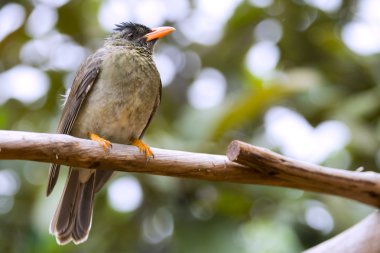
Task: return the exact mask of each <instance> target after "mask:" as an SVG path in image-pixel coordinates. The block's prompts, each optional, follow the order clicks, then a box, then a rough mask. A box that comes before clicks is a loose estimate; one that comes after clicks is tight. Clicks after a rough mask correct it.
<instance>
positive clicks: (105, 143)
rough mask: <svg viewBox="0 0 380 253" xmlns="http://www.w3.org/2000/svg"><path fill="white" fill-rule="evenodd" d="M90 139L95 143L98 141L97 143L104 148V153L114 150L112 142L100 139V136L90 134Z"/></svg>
mask: <svg viewBox="0 0 380 253" xmlns="http://www.w3.org/2000/svg"><path fill="white" fill-rule="evenodd" d="M88 137H89V138H90V139H91V140H93V141H96V142H97V143H99V144H100V146H102V147H103V149H104V151H105V152H109V151H110V150H111V148H112V144H111V142H110V141H108V140H106V139H104V138H102V137H100V136H99V135H97V134H94V133H88Z"/></svg>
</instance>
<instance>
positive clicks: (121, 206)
mask: <svg viewBox="0 0 380 253" xmlns="http://www.w3.org/2000/svg"><path fill="white" fill-rule="evenodd" d="M107 193H108V202H109V203H110V205H111V207H112V208H113V209H114V210H116V211H118V212H132V211H134V210H136V209H137V208H138V207H139V206H140V205H141V202H142V200H143V192H142V189H141V186H140V183H139V181H137V179H135V178H134V177H121V178H118V179H116V180H115V181H113V182H112V183H111V185H110V186H109V187H108V191H107Z"/></svg>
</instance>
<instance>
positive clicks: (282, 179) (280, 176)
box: [0, 131, 380, 206]
mask: <svg viewBox="0 0 380 253" xmlns="http://www.w3.org/2000/svg"><path fill="white" fill-rule="evenodd" d="M152 150H153V152H154V154H155V158H154V159H151V160H150V161H146V159H145V157H144V155H142V154H140V153H139V151H138V150H137V148H135V147H132V146H128V145H121V144H113V148H112V150H111V151H110V152H109V153H105V152H104V150H103V149H102V148H101V147H100V146H99V145H98V143H96V142H94V141H91V140H85V139H79V138H75V137H72V136H69V135H59V134H44V133H30V132H19V131H0V159H2V160H12V159H18V160H31V161H40V162H54V163H59V164H64V165H68V166H76V167H81V168H96V169H112V170H119V171H128V172H139V173H148V174H154V175H164V176H174V177H183V178H195V179H202V180H210V181H224V182H234V183H246V184H261V185H273V186H285V187H291V188H297V189H303V190H311V191H316V192H323V193H328V194H333V195H337V196H343V197H347V198H350V199H354V200H357V201H360V202H362V203H366V204H369V205H372V206H380V185H379V183H380V176H379V174H377V173H374V172H351V171H346V170H338V169H331V168H326V167H321V166H318V165H312V164H308V163H305V162H300V161H296V160H293V159H290V158H287V157H284V156H281V155H278V154H276V153H273V152H270V151H268V150H266V149H263V148H258V147H254V146H251V145H249V144H246V143H242V142H238V141H234V142H232V143H231V144H230V146H229V149H228V157H229V158H230V159H231V160H232V161H234V162H231V161H229V160H228V159H227V157H226V156H223V155H210V154H200V153H191V152H183V151H174V150H165V149H157V148H153V149H152Z"/></svg>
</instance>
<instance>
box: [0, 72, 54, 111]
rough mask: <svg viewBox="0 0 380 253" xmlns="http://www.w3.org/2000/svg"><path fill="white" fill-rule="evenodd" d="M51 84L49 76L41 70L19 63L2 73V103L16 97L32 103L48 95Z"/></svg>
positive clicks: (0, 88) (0, 75)
mask: <svg viewBox="0 0 380 253" xmlns="http://www.w3.org/2000/svg"><path fill="white" fill-rule="evenodd" d="M49 85H50V80H49V78H48V76H47V75H46V74H45V73H44V72H43V71H41V70H39V69H36V68H33V67H30V66H26V65H17V66H15V67H13V68H11V69H10V70H8V71H6V72H4V73H2V74H0V90H1V91H2V92H1V93H0V104H2V103H4V102H6V101H7V100H8V99H9V98H15V99H17V100H19V101H21V102H22V103H24V104H30V103H33V102H34V101H36V100H37V99H39V98H41V97H43V96H44V95H46V93H47V91H48V89H49Z"/></svg>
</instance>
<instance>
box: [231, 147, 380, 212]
mask: <svg viewBox="0 0 380 253" xmlns="http://www.w3.org/2000/svg"><path fill="white" fill-rule="evenodd" d="M227 156H228V158H229V159H230V160H231V161H233V162H237V163H239V164H242V165H245V166H247V167H249V168H251V169H252V170H254V171H259V172H260V173H261V174H264V175H267V176H268V177H271V178H272V179H273V180H276V179H277V180H278V181H286V182H291V186H290V187H292V188H298V189H303V190H309V191H316V192H322V193H328V194H333V195H337V196H343V197H346V198H350V199H355V200H357V201H360V202H363V203H366V204H369V205H373V206H376V207H379V206H380V175H379V174H378V173H375V172H372V171H368V172H356V171H347V170H342V169H333V168H327V167H323V166H319V165H315V164H310V163H306V162H301V161H297V160H294V159H291V158H288V157H285V156H282V155H279V154H276V153H274V152H272V151H269V150H267V149H264V148H260V147H256V146H253V145H249V144H247V143H244V142H240V141H233V142H232V143H231V144H230V145H229V147H228V150H227Z"/></svg>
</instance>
